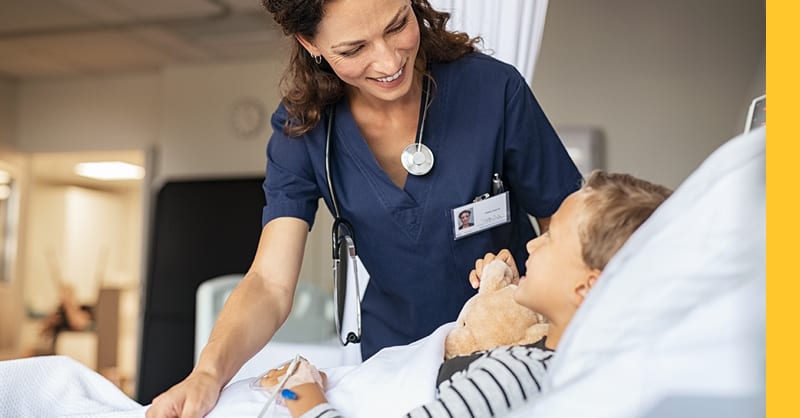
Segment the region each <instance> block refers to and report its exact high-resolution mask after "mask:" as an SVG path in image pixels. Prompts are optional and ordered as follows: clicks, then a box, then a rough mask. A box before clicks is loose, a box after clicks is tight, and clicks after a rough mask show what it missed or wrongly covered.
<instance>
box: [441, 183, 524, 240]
mask: <svg viewBox="0 0 800 418" xmlns="http://www.w3.org/2000/svg"><path fill="white" fill-rule="evenodd" d="M487 195H488V194H487ZM509 222H511V211H510V210H509V198H508V192H503V193H500V194H497V195H494V196H491V197H486V198H485V199H481V200H476V201H474V202H472V203H468V204H466V205H463V206H459V207H457V208H455V209H453V236H454V237H455V239H461V238H464V237H468V236H470V235H472V234H476V233H478V232H481V231H485V230H487V229H490V228H494V227H495V226H498V225H503V224H507V223H509Z"/></svg>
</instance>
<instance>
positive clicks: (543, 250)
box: [514, 191, 591, 318]
mask: <svg viewBox="0 0 800 418" xmlns="http://www.w3.org/2000/svg"><path fill="white" fill-rule="evenodd" d="M585 197H586V195H585V192H583V191H577V192H575V193H573V194H571V195H569V196H568V197H567V198H566V199H564V201H563V202H562V203H561V206H560V207H559V208H558V210H557V211H556V213H555V214H553V216H552V218H551V220H550V229H549V230H548V231H547V232H546V233H544V234H542V235H541V236H539V237H537V238H535V239H533V240H531V241H529V242H528V245H527V249H528V260H527V261H526V262H525V270H526V275H525V276H523V277H522V279H521V280H520V283H519V288H518V289H517V291H516V292H515V293H514V299H515V300H516V301H517V303H519V304H520V305H523V306H525V307H527V308H529V309H532V310H534V311H536V312H539V313H541V314H542V315H544V316H545V317H550V318H552V316H553V315H554V314H556V313H557V312H556V311H558V310H561V309H562V307H564V306H568V305H574V304H575V301H576V297H575V287H576V284H577V283H579V282H580V281H581V280H583V279H584V278H585V277H586V275H587V274H588V273H589V272H590V271H591V269H590V268H589V267H588V266H586V264H585V263H584V262H583V257H582V256H581V244H580V240H579V236H578V225H577V224H578V218H579V216H580V214H581V211H582V210H584V209H583V199H585ZM577 303H578V304H579V303H580V302H579V301H578V302H577Z"/></svg>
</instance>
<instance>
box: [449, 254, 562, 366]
mask: <svg viewBox="0 0 800 418" xmlns="http://www.w3.org/2000/svg"><path fill="white" fill-rule="evenodd" d="M516 289H517V285H516V284H513V274H512V272H511V268H510V267H509V266H508V265H507V264H506V263H505V262H503V261H501V260H493V261H492V262H490V263H489V264H487V265H486V266H485V267H484V268H483V274H482V275H481V284H480V287H479V289H478V293H477V294H476V295H475V296H473V297H471V298H470V299H469V300H467V302H466V303H465V304H464V307H463V308H461V312H460V313H459V314H458V319H457V320H456V324H455V327H454V328H453V329H452V330H451V331H450V332H449V333H448V334H447V337H446V339H445V360H449V359H451V358H453V357H457V356H464V355H468V354H472V353H475V352H477V351H484V350H489V349H492V348H495V347H500V346H505V345H522V344H531V343H534V342H536V341H538V340H540V339H541V338H542V337H544V336H545V335H547V323H546V321H545V319H544V317H542V316H541V315H539V314H537V313H536V312H533V311H531V310H530V309H528V308H526V307H524V306H522V305H519V304H518V303H517V302H515V301H514V291H515V290H516Z"/></svg>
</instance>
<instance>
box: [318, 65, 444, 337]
mask: <svg viewBox="0 0 800 418" xmlns="http://www.w3.org/2000/svg"><path fill="white" fill-rule="evenodd" d="M430 89H431V79H430V78H427V79H426V84H425V89H423V91H422V95H423V96H422V103H423V106H424V107H423V109H422V118H420V126H419V129H418V134H417V140H416V141H415V142H414V143H413V144H410V145H408V146H407V147H406V148H405V149H403V152H402V154H401V155H400V162H401V164H402V165H403V168H405V169H406V171H408V173H409V174H411V175H414V176H424V175H425V174H428V173H429V172H430V171H431V168H433V152H432V151H431V149H430V148H428V146H427V145H425V144H423V143H422V134H423V131H424V129H425V119H426V118H427V116H428V107H429V106H430ZM335 116H336V114H335V106H331V110H330V115H329V116H328V126H327V130H326V133H325V177H326V180H327V183H328V193H330V196H331V203H332V206H333V213H334V217H335V219H334V221H333V229H332V232H331V252H332V257H333V283H334V284H333V302H334V310H335V312H334V314H333V319H334V323H335V325H336V331H337V334H338V337H339V341H340V342H341V343H342V345H347V344H348V343H355V344H357V343H359V342H361V289H360V288H359V280H358V262H357V259H356V257H357V253H356V244H355V230H354V229H353V225H352V224H351V223H350V222H348V221H347V220H346V219H344V218H343V217H342V216H341V213H340V211H339V203H338V199H337V198H336V191H335V188H334V185H333V177H332V176H331V132H332V131H333V120H334V119H335ZM348 261H349V262H350V265H352V266H353V272H354V277H355V291H356V298H355V301H356V306H357V308H356V322H357V330H356V331H355V332H353V331H351V332H348V333H347V336H346V337H345V338H342V325H343V324H342V322H343V318H344V302H345V295H344V293H345V291H346V289H347V267H348ZM342 285H343V286H344V287H342ZM340 287H342V288H340Z"/></svg>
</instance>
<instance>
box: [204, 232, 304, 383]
mask: <svg viewBox="0 0 800 418" xmlns="http://www.w3.org/2000/svg"><path fill="white" fill-rule="evenodd" d="M307 236H308V224H307V223H306V222H305V221H303V220H301V219H297V218H288V217H286V218H276V219H274V220H272V221H270V222H269V223H267V225H266V226H264V229H263V230H262V231H261V238H260V240H259V243H258V249H257V250H256V255H255V259H254V260H253V264H252V265H251V266H250V270H249V271H248V272H247V274H246V275H245V277H244V279H242V281H241V282H240V283H239V284H238V285H237V286H236V288H235V289H234V290H233V292H232V293H231V295H230V297H228V300H227V301H226V302H225V306H223V308H222V311H221V312H220V314H219V318H218V319H217V322H216V323H215V325H214V329H213V330H212V331H211V336H210V337H209V339H208V344H207V345H206V347H205V348H204V349H203V351H202V353H201V354H200V359H199V361H198V364H197V366H196V367H195V371H193V373H194V372H197V371H202V372H206V373H209V374H211V375H212V376H215V377H216V379H217V381H218V382H219V384H220V388H221V387H222V386H224V385H225V384H226V383H227V382H228V381H229V380H230V379H231V378H232V377H233V375H235V374H236V372H237V371H238V370H239V368H240V367H241V366H242V364H244V363H245V362H246V361H247V360H248V359H250V357H252V356H253V355H254V354H255V353H256V352H258V351H259V350H260V349H261V348H262V347H264V345H265V344H266V343H267V342H268V341H269V340H270V339H271V338H272V336H273V335H274V334H275V332H276V331H277V330H278V328H280V326H281V325H282V324H283V322H284V321H285V320H286V318H287V317H288V316H289V312H290V311H291V309H292V300H293V298H294V291H295V287H296V285H297V279H298V276H299V275H300V265H301V263H302V260H303V250H304V249H305V244H306V238H307Z"/></svg>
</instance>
